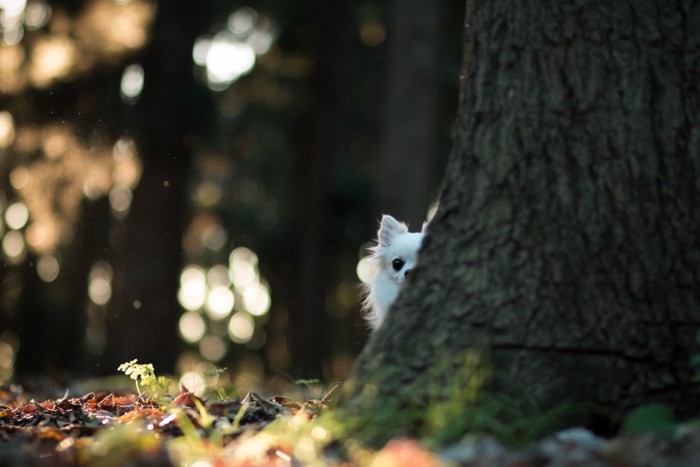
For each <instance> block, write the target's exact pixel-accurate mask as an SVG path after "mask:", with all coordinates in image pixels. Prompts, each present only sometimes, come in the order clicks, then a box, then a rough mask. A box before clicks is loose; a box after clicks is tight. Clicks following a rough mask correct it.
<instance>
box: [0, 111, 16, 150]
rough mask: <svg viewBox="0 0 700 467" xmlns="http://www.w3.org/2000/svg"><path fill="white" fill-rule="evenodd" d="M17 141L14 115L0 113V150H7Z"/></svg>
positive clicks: (5, 112) (4, 112)
mask: <svg viewBox="0 0 700 467" xmlns="http://www.w3.org/2000/svg"><path fill="white" fill-rule="evenodd" d="M14 140H15V122H14V119H13V118H12V114H11V113H10V112H7V111H2V112H0V148H6V147H8V146H9V145H10V144H12V142H13V141H14Z"/></svg>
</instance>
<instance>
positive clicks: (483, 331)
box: [345, 0, 700, 435]
mask: <svg viewBox="0 0 700 467" xmlns="http://www.w3.org/2000/svg"><path fill="white" fill-rule="evenodd" d="M467 9H468V11H467V22H466V24H467V30H466V34H465V46H466V50H465V61H464V73H463V78H464V79H466V82H465V83H464V89H463V93H462V96H461V102H460V110H459V114H458V118H457V122H456V128H455V150H454V153H453V156H452V158H451V161H450V163H449V166H448V169H447V174H446V185H445V189H444V192H443V194H442V196H441V201H440V203H441V204H440V208H439V210H438V213H437V215H436V217H435V218H434V221H433V223H432V225H431V226H430V228H429V231H428V235H427V238H426V241H425V243H424V247H423V251H422V256H421V262H420V265H419V267H418V268H417V270H416V271H415V274H414V275H413V276H412V280H413V282H412V284H411V285H410V287H409V288H407V289H406V290H405V291H404V293H403V294H402V295H401V296H400V297H399V299H398V300H397V302H396V303H395V306H394V307H393V309H392V310H390V313H389V316H388V318H387V321H386V322H385V324H384V326H383V327H382V328H381V329H380V330H379V331H378V332H377V333H376V334H375V336H374V338H373V339H371V340H370V342H369V344H368V346H367V347H366V349H365V350H364V352H363V353H362V355H361V356H360V358H359V359H358V362H357V364H356V367H355V369H354V371H353V373H352V375H351V378H350V382H349V384H348V385H347V386H348V387H349V399H348V400H346V401H345V405H346V406H347V407H349V408H358V407H361V408H363V410H362V412H366V411H367V408H369V407H375V408H377V407H382V406H386V405H391V406H392V407H394V408H396V409H397V410H398V408H399V407H401V408H402V410H403V411H404V413H405V411H406V410H408V409H410V408H411V407H413V408H415V409H416V410H419V409H421V408H422V407H423V405H424V404H425V403H426V402H434V401H436V400H440V401H443V402H444V401H446V400H449V401H452V402H455V397H454V392H452V393H451V392H450V391H452V390H453V389H454V387H455V385H458V386H459V385H461V386H463V390H462V395H461V397H462V399H459V400H461V401H462V402H467V401H469V400H471V399H470V396H469V394H465V393H470V391H468V390H467V389H470V388H471V389H474V388H476V387H478V386H479V385H480V383H481V379H483V377H484V375H485V374H486V373H485V372H484V371H476V370H475V369H476V368H477V367H478V365H475V364H474V361H475V359H474V355H476V354H477V353H478V354H479V355H481V358H482V360H483V359H484V358H485V359H487V360H488V361H489V362H490V365H489V368H488V372H490V373H491V374H492V375H493V378H492V382H493V385H491V386H489V387H490V390H489V391H490V394H497V395H505V396H508V398H507V400H508V401H510V403H512V404H516V405H519V407H520V408H525V409H526V410H527V411H529V412H530V413H535V412H537V411H543V410H545V409H550V408H553V407H555V406H558V405H559V404H560V403H561V402H563V401H570V402H572V403H573V406H574V407H575V408H576V409H577V414H576V419H575V422H576V423H591V422H592V421H593V420H594V418H595V417H601V416H602V417H603V418H604V419H605V420H607V421H612V422H616V421H617V420H619V417H620V416H621V415H622V414H624V412H625V411H626V410H628V409H629V408H631V407H633V406H636V405H638V404H643V403H647V402H652V401H659V402H664V403H667V404H669V405H670V406H671V407H673V408H674V409H675V410H676V411H677V412H678V413H679V414H683V415H689V414H697V413H698V406H699V405H700V398H699V397H698V386H697V384H695V385H694V384H692V382H691V379H692V376H693V373H694V369H693V368H692V367H691V365H690V363H689V360H690V357H691V355H693V354H694V353H696V352H697V351H698V344H697V342H696V340H695V335H696V332H697V331H698V328H699V326H700V274H699V273H698V271H700V243H699V242H698V239H699V238H700V182H699V180H700V178H698V177H699V175H698V174H700V112H699V111H700V89H699V85H698V83H700V28H698V27H697V25H698V24H700V5H699V4H698V2H694V1H690V0H688V1H679V2H673V3H669V2H666V1H664V0H656V1H653V0H647V1H638V0H626V1H616V2H601V1H587V0H567V1H559V0H558V1H550V2H544V3H543V2H533V1H529V2H517V1H512V0H488V1H486V0H475V1H471V2H468V6H467ZM475 349H476V352H477V353H475ZM465 359H466V360H465ZM465 361H466V362H467V363H469V362H471V363H469V365H468V366H469V368H466V369H465V366H464V362H465ZM465 372H466V373H469V375H471V379H469V381H466V380H465V381H462V380H461V379H460V378H462V377H464V375H465ZM469 375H467V376H469ZM469 384H471V385H472V386H468V385H469ZM369 395H371V396H372V397H369ZM375 404H376V405H375ZM420 413H421V415H419V416H414V417H413V418H412V419H411V422H410V424H409V426H408V427H407V426H406V425H407V424H406V423H405V422H404V423H403V425H404V428H397V431H401V430H407V431H409V432H413V433H414V434H415V433H416V432H418V433H420V432H421V431H420V430H425V429H426V425H428V424H429V423H430V420H429V416H430V413H433V412H431V411H429V410H422V411H421V412H420ZM460 413H461V414H462V415H464V413H462V412H460ZM465 413H466V412H465ZM384 433H386V434H387V435H391V434H395V433H392V432H391V430H385V431H384Z"/></svg>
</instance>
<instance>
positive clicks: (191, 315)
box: [179, 311, 207, 343]
mask: <svg viewBox="0 0 700 467" xmlns="http://www.w3.org/2000/svg"><path fill="white" fill-rule="evenodd" d="M179 330H180V335H181V336H182V338H183V339H185V341H187V342H190V343H193V342H199V340H200V339H202V337H204V334H205V333H206V330H207V328H206V323H205V322H204V319H203V318H202V315H200V314H199V313H197V312H196V311H187V312H185V313H183V315H182V316H181V317H180V322H179Z"/></svg>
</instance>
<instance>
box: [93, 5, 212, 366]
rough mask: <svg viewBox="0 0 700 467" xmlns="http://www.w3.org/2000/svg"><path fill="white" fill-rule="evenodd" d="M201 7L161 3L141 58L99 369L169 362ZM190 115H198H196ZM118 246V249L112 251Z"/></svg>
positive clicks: (175, 343) (173, 349)
mask: <svg viewBox="0 0 700 467" xmlns="http://www.w3.org/2000/svg"><path fill="white" fill-rule="evenodd" d="M205 16H206V9H205V8H202V6H201V5H196V4H192V3H191V2H187V1H184V0H180V1H169V2H162V3H161V4H160V5H159V9H158V15H157V18H156V22H155V25H154V32H153V40H152V43H151V44H149V46H148V47H147V50H146V52H145V56H144V58H143V63H142V65H143V67H144V72H145V86H144V91H143V95H142V96H141V100H140V102H138V103H137V104H136V105H135V106H134V107H133V108H132V109H131V110H132V112H131V115H130V116H129V121H130V124H131V128H133V131H134V133H135V135H134V139H135V141H136V142H137V145H138V147H139V155H140V156H141V157H142V159H143V176H142V178H141V181H140V183H139V185H138V187H137V188H136V190H135V191H134V200H133V204H132V207H131V212H130V214H129V217H128V218H127V220H126V225H125V226H122V230H121V231H117V232H114V233H113V235H112V242H113V245H112V249H113V250H114V251H115V252H117V253H116V254H115V255H114V256H115V257H116V258H115V260H114V262H113V265H114V269H115V287H114V289H115V291H117V290H121V294H120V295H118V296H115V297H113V300H112V303H111V305H110V306H111V309H110V321H109V323H108V326H109V334H108V341H107V348H106V351H105V354H104V355H103V357H102V358H101V361H102V363H103V364H104V366H105V367H104V368H103V369H102V371H103V372H105V373H108V374H111V373H114V371H115V369H116V367H117V365H119V364H120V363H122V362H125V361H128V360H132V359H134V358H138V359H139V361H141V362H143V363H146V362H148V363H152V364H153V365H154V366H155V368H156V371H159V372H169V371H172V370H173V369H174V365H175V359H176V357H177V354H178V352H177V350H178V349H179V348H180V339H179V337H178V333H177V323H178V318H179V316H180V308H179V305H178V302H177V288H178V278H179V272H180V269H181V266H182V233H183V225H184V214H185V209H186V199H185V197H186V192H187V184H188V178H187V169H188V167H189V163H190V151H191V148H190V147H189V144H188V143H187V141H188V138H189V139H190V140H191V136H192V134H193V131H194V128H195V123H194V122H195V121H194V119H195V118H198V119H201V120H204V119H206V117H207V116H206V115H203V114H202V113H197V112H196V108H195V104H196V101H197V97H198V96H199V95H200V94H201V92H202V91H201V90H199V91H198V89H197V85H196V83H195V81H194V77H193V72H192V67H193V64H192V45H193V43H194V40H195V38H196V36H197V34H198V33H199V32H201V31H204V30H205V28H206V23H205V20H206V17H205ZM195 114H196V115H195ZM120 251H121V252H123V253H122V254H119V253H118V252H120Z"/></svg>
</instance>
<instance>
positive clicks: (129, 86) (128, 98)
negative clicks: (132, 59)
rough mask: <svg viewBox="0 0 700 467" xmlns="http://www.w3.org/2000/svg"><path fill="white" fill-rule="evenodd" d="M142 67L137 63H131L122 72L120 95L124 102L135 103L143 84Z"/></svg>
mask: <svg viewBox="0 0 700 467" xmlns="http://www.w3.org/2000/svg"><path fill="white" fill-rule="evenodd" d="M144 81H145V79H144V71H143V67H142V66H141V65H139V64H138V63H133V64H131V65H129V66H127V67H126V68H124V72H123V73H122V80H121V86H120V90H121V97H122V101H123V102H124V103H125V104H135V103H136V101H137V100H138V98H139V96H140V95H141V91H143V84H144Z"/></svg>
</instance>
